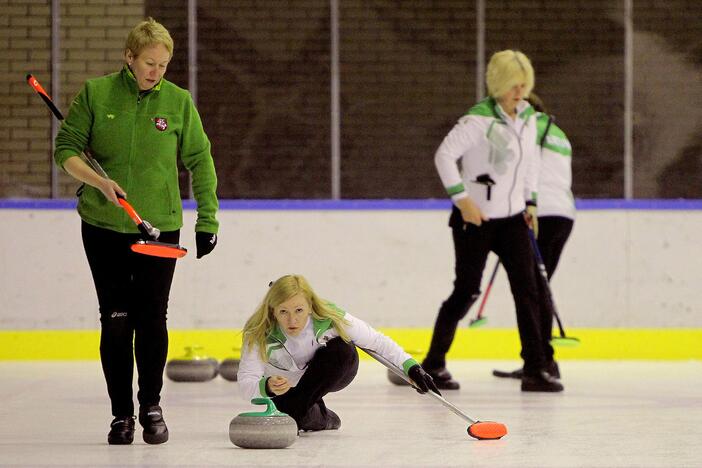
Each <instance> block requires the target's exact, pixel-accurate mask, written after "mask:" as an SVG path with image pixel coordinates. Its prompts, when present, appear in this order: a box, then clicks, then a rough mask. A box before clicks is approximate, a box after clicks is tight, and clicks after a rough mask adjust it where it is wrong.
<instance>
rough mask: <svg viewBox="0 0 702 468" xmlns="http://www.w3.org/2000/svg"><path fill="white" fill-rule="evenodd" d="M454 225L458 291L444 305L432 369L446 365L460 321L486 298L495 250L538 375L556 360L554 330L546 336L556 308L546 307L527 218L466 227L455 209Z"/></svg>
mask: <svg viewBox="0 0 702 468" xmlns="http://www.w3.org/2000/svg"><path fill="white" fill-rule="evenodd" d="M449 225H450V226H451V228H452V231H453V244H454V250H455V255H456V265H455V273H456V278H455V280H454V287H453V292H452V293H451V295H450V296H449V297H448V299H446V300H445V301H444V303H443V304H442V305H441V308H440V309H439V314H438V316H437V318H436V323H435V325H434V333H433V335H432V340H431V345H430V347H429V352H428V354H427V357H426V358H425V360H424V363H423V365H424V367H426V368H427V369H429V370H431V369H438V368H441V367H445V366H446V353H448V351H449V349H450V347H451V343H452V342H453V339H454V337H455V335H456V328H457V327H458V322H459V321H460V320H461V319H462V318H463V317H465V316H466V314H467V313H468V309H469V308H470V306H471V305H472V304H473V303H474V302H475V301H476V299H477V298H478V297H479V295H480V282H481V279H482V275H483V270H484V269H485V262H486V260H487V256H488V254H489V253H490V251H493V252H495V254H497V256H498V257H500V260H501V261H502V264H503V266H504V268H505V271H507V276H508V277H509V284H510V288H511V290H512V296H513V298H514V303H515V306H516V310H517V325H518V328H519V338H520V340H521V344H522V351H521V356H522V359H523V360H524V372H525V373H526V374H528V375H534V374H536V373H537V372H539V371H540V370H542V369H544V368H545V366H546V365H547V364H548V363H549V362H550V361H551V360H553V348H552V347H551V344H550V342H549V340H550V336H551V334H550V332H549V333H548V335H546V336H544V333H543V330H544V326H543V325H544V321H545V320H546V319H547V317H546V315H550V309H548V308H546V307H541V304H540V294H539V289H538V288H539V286H538V282H537V278H536V266H535V265H536V263H535V261H534V254H533V252H532V247H531V244H530V241H529V237H528V233H527V229H528V227H527V225H526V222H525V221H524V217H523V215H522V214H518V215H515V216H511V217H509V218H498V219H493V220H490V221H487V222H483V224H482V225H481V226H476V225H474V224H466V223H464V222H463V219H462V218H461V213H460V211H459V210H458V209H457V208H455V207H454V209H453V212H452V214H451V220H450V222H449Z"/></svg>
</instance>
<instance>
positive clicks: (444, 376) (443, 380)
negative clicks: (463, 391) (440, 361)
mask: <svg viewBox="0 0 702 468" xmlns="http://www.w3.org/2000/svg"><path fill="white" fill-rule="evenodd" d="M424 370H426V372H427V374H429V375H431V378H432V379H434V383H435V384H436V388H438V389H439V390H458V389H459V388H461V384H459V383H458V381H457V380H453V376H452V375H451V373H450V372H449V371H448V369H446V368H445V367H441V368H439V369H424Z"/></svg>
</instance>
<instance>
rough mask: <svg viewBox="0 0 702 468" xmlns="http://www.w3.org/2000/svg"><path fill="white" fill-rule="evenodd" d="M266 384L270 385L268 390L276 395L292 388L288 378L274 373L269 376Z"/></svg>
mask: <svg viewBox="0 0 702 468" xmlns="http://www.w3.org/2000/svg"><path fill="white" fill-rule="evenodd" d="M266 385H267V386H268V390H270V392H271V393H274V394H276V395H282V394H283V393H285V392H287V391H288V390H290V383H289V382H288V379H286V378H285V377H282V376H280V375H272V376H270V377H268V381H267V383H266Z"/></svg>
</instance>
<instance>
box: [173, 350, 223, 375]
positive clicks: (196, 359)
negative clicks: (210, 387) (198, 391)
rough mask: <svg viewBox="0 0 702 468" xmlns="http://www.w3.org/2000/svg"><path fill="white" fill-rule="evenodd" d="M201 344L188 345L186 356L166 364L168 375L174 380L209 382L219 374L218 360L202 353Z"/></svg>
mask: <svg viewBox="0 0 702 468" xmlns="http://www.w3.org/2000/svg"><path fill="white" fill-rule="evenodd" d="M201 350H202V347H201V346H186V347H185V356H183V357H180V358H176V359H171V360H170V361H168V364H166V376H167V377H168V378H169V379H171V380H173V381H174V382H207V381H208V380H212V379H214V378H215V377H216V376H217V367H218V365H217V364H218V363H217V360H216V359H214V358H210V357H207V356H204V355H202V354H201V353H200V351H201Z"/></svg>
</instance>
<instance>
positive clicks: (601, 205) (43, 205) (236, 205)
mask: <svg viewBox="0 0 702 468" xmlns="http://www.w3.org/2000/svg"><path fill="white" fill-rule="evenodd" d="M219 205H220V209H222V210H251V211H266V210H268V211H271V210H278V211H312V210H319V211H325V210H357V211H364V210H365V211H374V210H409V211H423V210H448V209H449V208H450V207H451V202H450V201H449V200H448V199H382V200H327V199H318V200H220V201H219ZM195 206H196V205H195V201H194V200H184V201H183V207H184V208H185V209H187V210H193V209H195ZM575 206H576V207H577V209H578V210H580V211H591V210H653V211H680V210H687V211H697V210H702V199H695V200H685V199H669V200H668V199H646V200H644V199H640V200H624V199H587V200H581V199H577V200H576V201H575ZM75 207H76V200H75V199H64V198H62V199H45V198H23V199H0V209H6V210H69V209H71V210H72V209H75ZM137 211H138V208H137Z"/></svg>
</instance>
